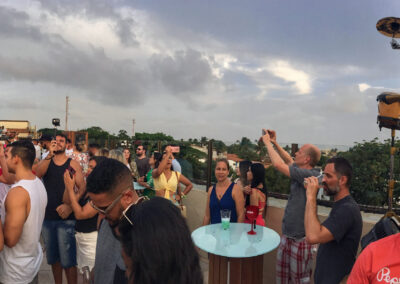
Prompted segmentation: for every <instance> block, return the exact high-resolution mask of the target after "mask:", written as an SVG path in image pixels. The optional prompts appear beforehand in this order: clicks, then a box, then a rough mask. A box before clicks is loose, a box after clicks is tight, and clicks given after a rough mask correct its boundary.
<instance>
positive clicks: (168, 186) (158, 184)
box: [153, 171, 181, 199]
mask: <svg viewBox="0 0 400 284" xmlns="http://www.w3.org/2000/svg"><path fill="white" fill-rule="evenodd" d="M180 175H181V173H180V172H175V171H172V174H171V177H170V178H169V180H168V181H167V178H166V176H165V174H164V173H161V175H159V177H158V178H155V179H153V181H154V189H155V190H162V189H165V195H164V198H166V199H171V197H172V195H173V194H174V193H175V192H176V189H177V188H178V180H179V177H180Z"/></svg>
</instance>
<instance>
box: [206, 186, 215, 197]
mask: <svg viewBox="0 0 400 284" xmlns="http://www.w3.org/2000/svg"><path fill="white" fill-rule="evenodd" d="M213 187H214V186H210V187H209V188H208V192H207V194H208V195H211V192H212V190H213Z"/></svg>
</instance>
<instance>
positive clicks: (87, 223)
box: [75, 194, 99, 233]
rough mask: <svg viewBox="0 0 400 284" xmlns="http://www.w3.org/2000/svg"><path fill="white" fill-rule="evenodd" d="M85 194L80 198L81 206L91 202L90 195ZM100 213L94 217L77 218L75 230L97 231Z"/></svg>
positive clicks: (83, 231) (82, 231)
mask: <svg viewBox="0 0 400 284" xmlns="http://www.w3.org/2000/svg"><path fill="white" fill-rule="evenodd" d="M85 195H86V194H84V195H83V197H82V198H81V199H80V200H79V205H80V206H82V207H83V206H85V205H86V203H88V202H89V197H87V196H85ZM98 216H99V214H96V215H94V216H93V217H92V218H89V219H83V220H76V224H75V231H76V232H80V233H91V232H94V231H97V217H98Z"/></svg>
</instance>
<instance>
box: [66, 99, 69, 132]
mask: <svg viewBox="0 0 400 284" xmlns="http://www.w3.org/2000/svg"><path fill="white" fill-rule="evenodd" d="M68 102H69V97H68V96H66V97H65V131H68Z"/></svg>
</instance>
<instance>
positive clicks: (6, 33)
mask: <svg viewBox="0 0 400 284" xmlns="http://www.w3.org/2000/svg"><path fill="white" fill-rule="evenodd" d="M28 22H29V15H28V14H26V13H24V12H20V11H17V10H15V9H13V8H7V7H2V6H0V36H1V37H8V38H17V37H22V38H29V39H32V40H35V41H37V40H41V39H42V33H41V32H40V31H39V29H37V28H35V27H31V26H30V25H29V23H28Z"/></svg>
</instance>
